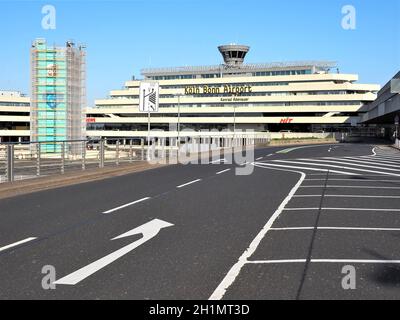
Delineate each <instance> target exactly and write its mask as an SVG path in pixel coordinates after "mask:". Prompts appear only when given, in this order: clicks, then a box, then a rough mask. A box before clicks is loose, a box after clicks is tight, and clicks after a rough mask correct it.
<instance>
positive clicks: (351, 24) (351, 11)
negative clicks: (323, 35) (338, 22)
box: [342, 5, 357, 30]
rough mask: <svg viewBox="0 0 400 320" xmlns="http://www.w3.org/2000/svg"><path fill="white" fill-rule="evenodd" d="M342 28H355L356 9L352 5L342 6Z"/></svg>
mask: <svg viewBox="0 0 400 320" xmlns="http://www.w3.org/2000/svg"><path fill="white" fill-rule="evenodd" d="M342 14H343V18H342V28H343V29H344V30H355V29H356V28H357V11H356V8H355V7H354V6H352V5H345V6H343V7H342Z"/></svg>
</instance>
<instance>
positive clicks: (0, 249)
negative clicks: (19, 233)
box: [0, 237, 37, 252]
mask: <svg viewBox="0 0 400 320" xmlns="http://www.w3.org/2000/svg"><path fill="white" fill-rule="evenodd" d="M36 239H37V238H35V237H29V238H26V239H24V240H21V241H18V242H14V243H12V244H9V245H7V246H4V247H1V248H0V252H2V251H5V250H8V249H11V248H14V247H17V246H19V245H21V244H24V243H27V242H30V241H33V240H36Z"/></svg>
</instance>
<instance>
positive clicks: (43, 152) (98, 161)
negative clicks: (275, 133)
mask: <svg viewBox="0 0 400 320" xmlns="http://www.w3.org/2000/svg"><path fill="white" fill-rule="evenodd" d="M269 141H270V136H269V135H268V134H266V133H264V134H253V135H232V136H227V135H224V136H209V137H205V136H200V137H199V136H195V137H190V136H185V137H181V138H180V139H179V141H178V139H177V138H168V137H152V138H151V139H150V140H149V141H146V139H144V138H132V137H130V138H126V139H121V138H108V139H88V140H68V141H40V142H27V143H3V144H0V183H1V182H13V181H16V180H23V179H31V178H36V177H43V176H51V175H55V174H65V173H69V172H76V171H82V170H87V169H94V168H104V167H109V166H119V165H122V164H126V163H134V162H139V161H151V160H154V159H158V160H162V159H170V158H173V157H178V156H179V153H180V152H181V153H182V152H184V153H191V154H198V153H204V152H207V151H211V150H223V149H229V148H235V147H242V146H252V145H255V144H257V143H268V142H269Z"/></svg>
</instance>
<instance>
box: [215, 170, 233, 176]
mask: <svg viewBox="0 0 400 320" xmlns="http://www.w3.org/2000/svg"><path fill="white" fill-rule="evenodd" d="M228 171H231V169H226V170H222V171H220V172H217V173H216V174H217V175H220V174H223V173H225V172H228Z"/></svg>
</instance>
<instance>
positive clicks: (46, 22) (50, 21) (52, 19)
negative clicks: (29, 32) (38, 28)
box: [42, 4, 56, 30]
mask: <svg viewBox="0 0 400 320" xmlns="http://www.w3.org/2000/svg"><path fill="white" fill-rule="evenodd" d="M42 14H43V15H44V16H43V17H42V28H43V29H44V30H55V29H56V8H55V7H54V6H53V5H50V4H47V5H45V6H43V7H42Z"/></svg>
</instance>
